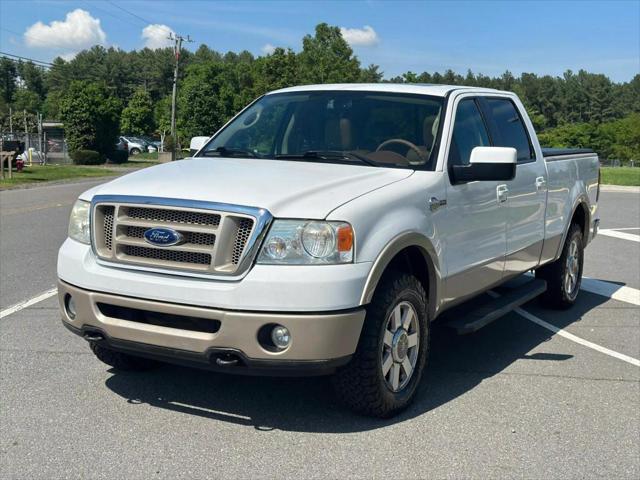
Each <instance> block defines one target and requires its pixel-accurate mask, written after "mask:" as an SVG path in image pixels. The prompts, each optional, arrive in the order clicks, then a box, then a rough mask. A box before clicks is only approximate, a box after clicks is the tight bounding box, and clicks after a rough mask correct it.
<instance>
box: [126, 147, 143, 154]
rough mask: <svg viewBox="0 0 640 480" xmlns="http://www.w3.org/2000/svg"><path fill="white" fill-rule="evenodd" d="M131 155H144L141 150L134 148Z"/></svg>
mask: <svg viewBox="0 0 640 480" xmlns="http://www.w3.org/2000/svg"><path fill="white" fill-rule="evenodd" d="M129 153H130V154H131V155H138V154H139V153H142V152H141V150H140V149H139V148H132V149H131V151H130V152H129Z"/></svg>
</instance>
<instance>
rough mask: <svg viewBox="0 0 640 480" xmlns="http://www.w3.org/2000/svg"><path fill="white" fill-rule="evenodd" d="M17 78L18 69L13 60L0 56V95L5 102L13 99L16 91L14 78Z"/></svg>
mask: <svg viewBox="0 0 640 480" xmlns="http://www.w3.org/2000/svg"><path fill="white" fill-rule="evenodd" d="M17 79H18V69H17V68H16V64H15V62H14V61H13V60H9V59H8V58H7V57H1V58H0V97H2V100H4V101H5V102H6V103H7V104H9V103H11V102H12V101H13V95H14V93H15V91H16V88H17V85H16V80H17Z"/></svg>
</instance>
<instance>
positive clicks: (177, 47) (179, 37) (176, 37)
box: [168, 33, 193, 160]
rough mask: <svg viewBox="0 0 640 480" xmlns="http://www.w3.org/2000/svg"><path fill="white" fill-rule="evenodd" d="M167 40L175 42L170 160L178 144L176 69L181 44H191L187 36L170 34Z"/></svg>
mask: <svg viewBox="0 0 640 480" xmlns="http://www.w3.org/2000/svg"><path fill="white" fill-rule="evenodd" d="M168 39H169V40H172V41H174V42H175V47H174V53H175V58H176V66H175V68H174V70H173V92H172V94H171V138H172V139H173V149H172V151H171V160H175V159H176V145H177V144H178V142H177V139H176V98H177V95H178V67H179V66H180V52H181V51H182V42H193V40H191V37H190V36H189V35H187V38H185V37H183V36H182V35H178V34H175V35H174V34H173V33H170V34H169V37H168Z"/></svg>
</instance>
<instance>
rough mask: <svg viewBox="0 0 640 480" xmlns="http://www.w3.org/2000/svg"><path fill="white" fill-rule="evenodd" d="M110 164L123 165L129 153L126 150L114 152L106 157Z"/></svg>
mask: <svg viewBox="0 0 640 480" xmlns="http://www.w3.org/2000/svg"><path fill="white" fill-rule="evenodd" d="M107 158H108V159H109V162H110V163H125V162H126V161H127V160H129V152H127V151H126V150H114V151H113V152H111V153H110V154H109V155H107Z"/></svg>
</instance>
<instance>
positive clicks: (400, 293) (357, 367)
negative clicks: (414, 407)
mask: <svg viewBox="0 0 640 480" xmlns="http://www.w3.org/2000/svg"><path fill="white" fill-rule="evenodd" d="M407 303H408V304H410V305H411V306H412V307H413V309H414V311H415V314H416V317H417V325H416V327H417V329H416V331H417V332H419V336H418V339H419V340H418V341H417V345H418V351H417V360H416V364H415V366H414V368H413V370H412V374H411V375H409V376H407V375H405V379H406V381H407V383H406V385H405V386H404V387H403V388H401V389H400V390H399V391H397V392H394V391H392V389H391V387H390V386H388V383H387V382H388V380H386V379H385V375H383V373H382V368H383V365H382V363H383V360H382V356H383V349H384V348H385V347H384V334H385V332H386V330H387V323H388V322H389V321H390V316H391V314H392V312H393V311H394V309H395V308H396V307H397V306H399V305H401V304H403V305H406V304H407ZM428 324H429V322H428V314H427V295H426V293H425V291H424V288H423V287H422V284H421V283H420V282H419V281H418V279H417V278H415V277H413V276H411V275H407V274H404V273H390V274H388V275H385V277H384V278H383V280H382V281H381V283H380V285H379V286H378V288H377V290H376V293H375V294H374V297H373V301H372V302H371V303H370V304H369V305H368V306H367V314H366V318H365V322H364V326H363V328H362V333H361V334H360V340H359V342H358V347H357V349H356V352H355V354H354V356H353V358H352V359H351V362H350V363H349V364H348V365H346V366H345V367H343V368H341V369H340V370H338V372H336V374H335V375H334V376H333V385H334V389H335V391H336V393H337V395H338V397H339V398H340V399H341V400H342V401H343V403H344V404H346V405H347V406H348V407H349V408H350V409H352V410H353V411H355V412H357V413H360V414H363V415H367V416H373V417H379V418H389V417H392V416H394V415H396V414H397V413H399V412H400V411H402V410H403V409H404V408H406V407H407V406H408V405H409V404H410V403H411V401H412V400H413V398H414V397H415V393H416V389H417V387H418V385H419V383H420V379H421V378H422V373H423V371H424V369H425V365H426V361H427V356H428V353H429V351H428V348H429V325H428ZM414 328H415V327H414ZM407 355H408V354H407ZM398 368H399V367H398ZM405 373H406V371H405Z"/></svg>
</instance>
